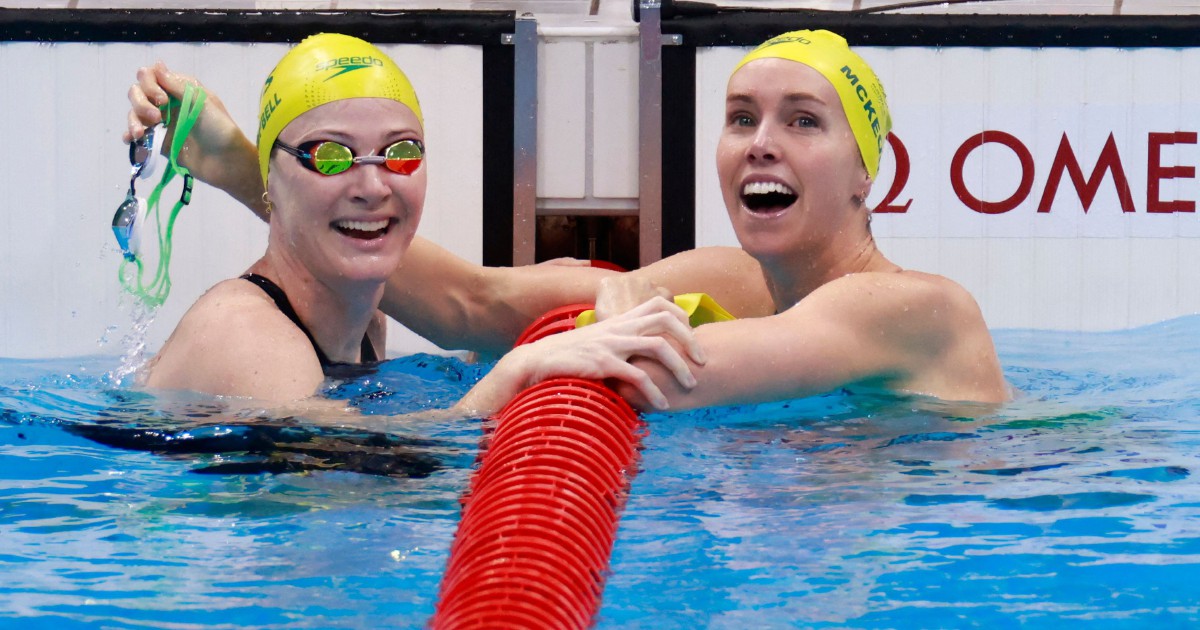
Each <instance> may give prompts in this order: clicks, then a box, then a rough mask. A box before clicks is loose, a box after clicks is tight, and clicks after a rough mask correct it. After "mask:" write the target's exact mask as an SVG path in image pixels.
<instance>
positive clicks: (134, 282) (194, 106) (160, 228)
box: [119, 84, 208, 307]
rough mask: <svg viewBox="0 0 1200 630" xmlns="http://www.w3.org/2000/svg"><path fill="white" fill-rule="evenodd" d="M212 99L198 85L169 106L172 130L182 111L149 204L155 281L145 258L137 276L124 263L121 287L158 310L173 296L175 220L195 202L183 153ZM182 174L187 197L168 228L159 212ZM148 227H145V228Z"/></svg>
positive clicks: (179, 203) (167, 119)
mask: <svg viewBox="0 0 1200 630" xmlns="http://www.w3.org/2000/svg"><path fill="white" fill-rule="evenodd" d="M206 98H208V95H207V94H206V93H205V92H204V88H202V87H200V86H196V85H190V84H189V85H186V86H184V90H183V100H182V101H180V100H179V99H176V98H174V97H171V100H170V102H169V103H168V104H167V105H166V108H165V109H166V111H165V112H164V117H163V124H164V125H166V126H170V124H171V110H172V109H173V108H175V107H178V108H179V118H178V124H177V126H176V127H175V134H174V135H173V136H172V137H171V147H170V149H169V151H168V152H167V167H166V168H165V169H163V175H162V179H160V180H159V181H158V185H157V186H155V187H154V192H152V193H150V197H149V199H147V201H146V203H147V205H148V206H149V207H150V210H149V212H148V214H147V217H146V220H147V222H148V221H149V219H150V217H149V214H153V215H154V225H155V227H156V232H157V233H158V267H157V269H156V270H155V273H154V280H153V281H151V282H150V283H149V284H146V283H145V281H144V280H143V272H144V271H145V269H144V267H143V265H142V259H141V256H136V257H134V259H133V261H132V262H133V264H134V265H135V266H136V267H137V272H136V273H131V272H130V270H129V269H128V265H129V263H130V261H128V260H125V261H123V262H122V263H121V269H120V272H119V275H120V279H121V285H122V286H123V287H125V290H126V291H128V292H129V293H131V294H133V295H135V296H137V297H138V298H139V299H141V300H142V302H143V303H145V304H146V305H147V306H150V307H158V306H161V305H162V303H163V302H165V301H166V299H167V295H168V294H170V292H171V274H170V267H171V238H172V235H173V234H174V232H175V219H176V218H177V217H178V216H179V211H180V210H182V209H183V207H184V206H186V205H187V204H188V203H190V202H191V200H192V175H191V173H190V172H189V171H188V169H187V168H186V167H184V166H182V165H180V164H179V152H180V151H181V150H182V149H183V145H184V143H185V142H187V138H188V136H189V135H190V134H191V132H192V127H194V126H195V125H196V121H197V120H198V119H199V118H200V112H201V111H203V110H204V101H205V99H206ZM176 174H179V175H181V176H182V177H183V193H182V194H181V195H180V197H179V201H177V202H176V203H175V206H174V207H173V208H172V209H171V213H170V215H168V217H167V219H166V222H165V226H164V221H163V218H162V213H161V212H160V209H159V201H160V198H161V197H162V193H163V190H164V189H165V188H166V187H167V184H168V183H170V181H171V180H172V179H174V178H175V175H176ZM143 227H144V226H143Z"/></svg>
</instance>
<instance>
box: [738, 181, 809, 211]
mask: <svg viewBox="0 0 1200 630" xmlns="http://www.w3.org/2000/svg"><path fill="white" fill-rule="evenodd" d="M798 198H799V195H797V194H796V191H794V190H792V189H791V188H788V187H787V186H785V185H783V184H780V183H779V182H751V183H749V184H746V185H745V186H743V187H742V203H743V204H744V205H745V206H746V208H747V209H748V210H750V211H751V212H762V213H770V212H776V211H779V210H783V209H784V208H786V207H788V206H790V205H792V204H793V203H796V199H798Z"/></svg>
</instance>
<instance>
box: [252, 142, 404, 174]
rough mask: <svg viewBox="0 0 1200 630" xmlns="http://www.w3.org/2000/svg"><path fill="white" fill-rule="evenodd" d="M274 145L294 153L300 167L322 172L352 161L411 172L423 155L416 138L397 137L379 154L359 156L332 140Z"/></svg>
mask: <svg viewBox="0 0 1200 630" xmlns="http://www.w3.org/2000/svg"><path fill="white" fill-rule="evenodd" d="M274 146H276V147H278V148H279V149H281V150H283V151H284V152H286V153H290V154H292V155H294V156H296V159H298V160H300V164H301V165H302V166H304V168H307V169H308V170H310V171H313V172H316V173H320V174H322V175H337V174H339V173H345V172H346V171H348V170H350V168H351V167H352V166H354V165H356V164H382V165H383V166H384V167H385V168H387V170H389V171H392V172H393V173H399V174H401V175H412V174H413V173H414V172H415V171H416V170H417V169H418V168H420V167H421V160H423V159H424V158H425V147H424V146H423V145H422V144H421V141H420V140H401V141H399V142H395V143H392V144H390V145H388V146H387V147H386V148H385V149H384V150H383V151H381V152H380V153H379V155H363V156H356V155H354V151H353V150H351V149H350V147H348V146H346V145H344V144H341V143H338V142H334V141H332V140H310V141H308V142H304V143H302V144H300V145H299V146H294V147H293V146H291V145H288V144H284V143H282V142H280V141H279V140H275V145H274Z"/></svg>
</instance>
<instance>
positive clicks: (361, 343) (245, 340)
mask: <svg viewBox="0 0 1200 630" xmlns="http://www.w3.org/2000/svg"><path fill="white" fill-rule="evenodd" d="M139 78H140V79H141V82H140V83H139V86H138V89H139V90H140V92H141V94H142V97H143V98H144V99H145V100H146V102H147V103H149V102H151V100H152V99H153V100H154V101H158V100H160V97H162V96H165V95H166V93H167V91H168V90H170V91H177V90H179V89H180V88H181V85H182V84H183V83H185V82H186V81H187V80H186V79H181V78H180V77H178V76H175V75H171V74H170V73H169V72H167V71H166V68H165V67H163V66H161V64H160V65H159V66H156V67H154V68H151V69H144V70H143V71H141V72H139ZM212 103H214V105H213V107H214V108H215V109H209V110H208V111H205V112H202V113H201V114H200V116H199V118H198V120H197V123H196V127H195V130H196V135H195V136H193V137H200V138H207V139H211V138H213V137H229V136H230V135H232V134H231V133H230V129H229V127H230V126H231V125H232V121H230V120H229V118H228V114H227V112H225V111H224V108H223V106H222V105H221V104H220V101H219V99H214V100H213V101H212ZM147 122H149V123H151V124H153V123H154V122H156V121H154V120H152V119H150V120H147ZM258 125H259V131H258V143H257V144H258V146H257V155H258V165H259V174H260V175H261V178H262V179H261V181H262V182H264V183H265V188H266V193H265V195H264V199H265V202H266V205H267V212H266V214H267V215H268V221H269V224H270V231H269V234H268V238H267V248H266V252H265V253H264V254H263V256H262V258H260V259H259V260H258V261H256V262H255V263H254V264H252V265H251V266H250V268H249V269H248V270H247V272H246V273H245V274H244V275H242V276H241V277H239V278H236V279H232V280H226V281H224V282H221V283H219V284H217V285H216V286H214V287H213V288H211V289H210V290H209V291H208V292H207V293H206V294H204V295H203V296H202V297H201V298H200V299H199V300H198V301H197V302H196V303H195V304H194V305H193V306H192V307H191V309H190V310H189V311H188V312H187V314H186V315H184V317H183V319H182V320H181V321H180V322H179V325H178V326H177V327H176V329H175V332H174V333H173V334H172V335H171V338H170V339H169V340H168V341H167V343H166V344H165V345H164V347H163V348H162V350H161V351H160V352H159V353H158V355H157V356H156V357H155V358H154V359H153V360H152V362H151V363H150V364H149V366H148V373H147V375H146V378H145V384H146V385H147V386H149V387H153V388H161V389H187V390H193V391H200V392H207V393H211V394H219V395H226V396H239V397H249V398H252V399H254V403H253V404H255V405H263V404H267V405H283V404H286V405H289V409H294V408H295V407H294V405H296V404H297V403H304V401H307V400H308V399H310V398H312V397H313V396H314V395H316V394H317V393H318V390H319V388H320V386H321V384H322V382H323V381H324V380H325V379H326V378H327V377H330V376H336V375H338V374H345V373H346V372H347V370H349V372H350V373H354V371H355V370H356V369H361V368H359V366H360V365H361V364H370V363H373V362H375V361H377V360H379V359H381V358H382V357H383V350H384V347H385V346H384V339H383V333H384V327H383V320H382V315H381V314H380V313H379V311H378V308H379V304H380V300H381V298H382V297H383V294H384V288H385V287H384V285H385V283H386V282H387V281H388V280H389V279H390V278H391V277H392V276H393V275H394V274H396V273H399V271H398V270H400V263H401V261H402V260H403V258H404V255H405V253H406V252H407V251H408V249H409V246H410V244H411V243H412V240H413V236H414V233H415V232H416V229H417V225H418V223H419V222H420V219H421V214H422V210H423V207H424V202H425V189H426V171H427V165H426V163H425V160H424V158H425V129H424V123H423V119H422V114H421V107H420V104H419V102H418V100H417V95H416V92H415V91H414V89H413V86H412V84H411V83H410V82H409V80H408V78H407V77H406V76H405V74H404V73H403V72H402V71H401V70H400V68H399V67H397V66H396V64H395V63H394V62H393V61H392V60H391V59H390V58H389V57H388V56H387V55H386V54H384V53H383V52H382V51H381V50H379V49H378V48H376V47H375V46H373V45H371V44H369V43H367V42H365V41H362V40H360V39H357V38H354V37H348V36H345V35H336V34H328V33H326V34H321V35H314V36H312V37H309V38H307V39H305V40H304V41H303V42H301V43H300V44H299V45H297V46H296V47H295V48H293V49H291V51H289V52H288V53H287V55H285V56H284V58H283V59H282V60H280V62H279V64H278V65H277V66H276V67H275V69H274V70H273V71H272V72H271V74H270V75H269V76H268V77H267V79H266V81H265V83H264V86H263V90H262V95H261V103H260V107H259V115H258ZM234 129H236V127H235V128H234ZM131 135H134V134H131ZM202 144H203V142H201V143H198V144H197V145H196V146H197V147H198V146H201V145H202ZM193 148H194V149H195V148H196V147H193ZM197 150H198V149H197ZM193 159H198V156H193ZM201 166H202V165H201ZM686 321H687V318H686V315H685V314H684V313H683V312H682V310H681V309H680V308H679V307H677V306H675V305H674V304H672V303H670V302H667V301H665V300H661V299H658V300H654V301H650V302H648V303H647V304H645V305H642V306H641V307H639V309H636V310H634V311H632V312H630V313H628V314H627V315H625V316H623V317H622V318H620V319H614V320H611V321H610V322H603V323H601V324H597V325H596V326H591V327H588V329H583V330H580V331H576V332H572V333H570V334H569V335H564V336H563V337H564V339H547V340H545V342H544V343H543V342H539V343H536V344H530V346H528V349H522V350H521V351H520V352H513V353H511V354H510V355H508V356H506V357H505V358H504V359H503V360H501V361H500V362H499V363H498V364H497V366H496V367H495V368H493V370H492V371H491V372H490V373H489V374H488V375H487V376H486V377H485V378H484V379H483V380H481V381H480V382H479V383H478V385H477V386H476V387H475V388H474V389H472V390H471V392H469V393H468V395H467V397H466V398H464V399H463V401H461V402H460V403H459V405H457V406H456V407H455V408H454V409H453V410H452V413H453V415H462V416H466V415H474V416H479V415H487V414H490V413H492V412H493V411H496V410H498V409H499V408H500V406H502V405H503V404H504V403H506V402H508V400H509V399H510V398H511V397H512V396H514V395H515V394H516V393H518V392H519V391H520V390H521V389H523V388H525V387H527V386H529V385H532V384H534V383H536V382H538V381H539V380H542V379H544V378H546V377H550V376H580V377H589V378H610V377H612V378H619V379H626V380H629V381H631V382H633V383H634V384H635V387H637V388H638V389H639V391H640V392H642V395H644V396H646V397H647V398H650V399H652V400H658V399H661V398H662V394H661V392H660V391H659V390H658V389H657V388H656V387H655V386H654V385H653V384H652V383H650V382H649V381H648V379H646V378H645V375H644V373H643V372H642V371H641V370H640V369H638V368H634V367H633V366H631V365H630V364H629V363H628V362H627V361H626V359H627V358H628V357H629V355H630V354H631V353H637V354H639V355H643V356H649V357H653V358H654V360H655V361H658V362H660V364H661V365H662V366H663V367H664V368H665V369H667V370H668V371H671V372H672V373H674V374H675V375H676V378H679V379H681V381H682V382H684V383H685V384H687V385H690V384H691V373H690V371H689V369H688V367H687V363H686V362H685V361H684V359H683V358H682V356H681V353H680V351H678V350H676V349H675V348H673V347H671V346H669V345H666V344H663V343H662V336H663V335H665V336H667V337H670V338H671V339H674V340H675V341H676V342H677V343H679V344H680V345H681V346H682V347H684V348H686V349H688V351H689V352H690V353H691V356H692V357H693V359H694V358H697V357H700V356H701V355H700V354H699V353H698V351H697V350H696V349H695V344H694V339H693V337H692V333H691V329H690V328H688V327H687V325H686ZM322 408H323V407H322Z"/></svg>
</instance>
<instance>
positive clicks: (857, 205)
mask: <svg viewBox="0 0 1200 630" xmlns="http://www.w3.org/2000/svg"><path fill="white" fill-rule="evenodd" d="M717 175H718V177H719V178H720V181H721V192H722V195H723V196H724V199H725V208H726V210H727V211H728V213H729V219H730V221H732V222H733V228H734V231H735V232H737V235H738V240H739V241H740V242H741V244H742V247H743V248H745V249H746V251H748V252H749V253H750V254H752V255H755V256H768V257H787V256H789V255H795V254H797V253H800V252H805V251H812V248H818V249H819V248H823V247H829V246H830V243H832V242H833V241H834V239H836V238H837V237H838V236H839V235H843V234H845V233H846V232H847V230H849V229H851V228H852V227H854V226H855V225H857V226H860V227H858V229H865V224H866V223H865V215H864V214H863V213H864V212H865V209H863V208H862V204H861V202H858V201H856V200H855V197H859V198H860V199H861V198H865V196H866V193H867V191H869V190H870V179H869V178H868V176H867V172H866V168H865V167H864V166H863V163H862V158H861V157H860V156H859V152H858V144H857V143H856V141H855V138H854V134H853V133H852V132H851V130H850V124H849V123H848V122H847V121H846V113H845V112H844V111H843V110H842V105H841V101H839V100H838V96H837V91H836V90H834V87H833V85H832V84H830V83H829V81H828V80H827V79H826V78H825V77H824V76H822V75H821V74H820V73H819V72H817V71H816V70H814V69H812V68H810V67H809V66H806V65H804V64H801V63H797V62H794V61H789V60H786V59H774V58H767V59H758V60H755V61H752V62H750V63H748V64H746V65H745V66H742V67H741V68H740V69H738V71H737V72H735V73H734V74H733V76H732V77H730V79H729V87H728V90H727V93H726V99H725V124H724V127H723V128H722V131H721V138H720V141H719V142H718V144H717ZM856 210H858V211H856ZM856 222H857V223H856Z"/></svg>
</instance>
